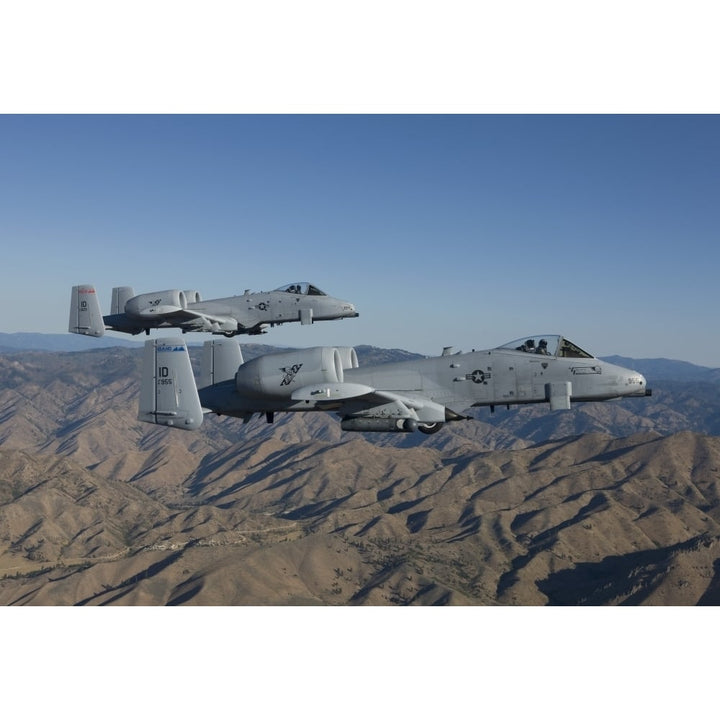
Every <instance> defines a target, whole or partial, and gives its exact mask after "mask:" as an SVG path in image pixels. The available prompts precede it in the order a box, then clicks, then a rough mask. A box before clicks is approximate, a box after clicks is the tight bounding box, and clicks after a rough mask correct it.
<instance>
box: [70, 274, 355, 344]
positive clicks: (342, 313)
mask: <svg viewBox="0 0 720 720" xmlns="http://www.w3.org/2000/svg"><path fill="white" fill-rule="evenodd" d="M357 316H358V313H357V312H356V311H355V306H354V305H353V304H352V303H350V302H348V301H347V300H339V299H338V298H334V297H331V296H330V295H327V294H326V293H324V292H323V291H322V290H320V289H319V288H317V287H316V286H315V285H311V284H310V283H307V282H300V283H292V284H290V285H285V286H284V287H280V288H277V290H271V291H269V292H250V291H249V290H246V291H245V294H244V295H235V296H233V297H227V298H218V299H216V300H203V299H202V298H201V296H200V293H199V292H198V291H197V290H184V291H183V290H161V291H160V292H154V293H144V294H142V295H135V292H134V290H133V289H132V288H131V287H116V288H113V291H112V303H111V310H110V314H109V315H104V316H103V315H102V313H101V311H100V303H99V301H98V298H97V293H96V292H95V288H94V287H93V286H92V285H75V286H74V287H73V288H72V294H71V298H70V321H69V324H68V330H69V331H70V332H71V333H78V334H80V335H90V336H92V337H101V336H102V335H104V333H105V330H115V331H116V332H124V333H130V334H131V335H137V334H139V333H141V332H145V334H146V335H149V334H150V330H153V329H158V328H170V327H177V328H180V329H181V330H182V331H183V332H184V333H186V332H207V333H213V334H215V335H225V336H226V337H232V336H233V335H259V334H261V333H264V332H266V329H267V328H268V327H274V326H275V325H282V324H283V323H288V322H299V323H301V324H303V325H310V324H312V323H313V322H317V321H319V320H339V319H341V318H348V317H357Z"/></svg>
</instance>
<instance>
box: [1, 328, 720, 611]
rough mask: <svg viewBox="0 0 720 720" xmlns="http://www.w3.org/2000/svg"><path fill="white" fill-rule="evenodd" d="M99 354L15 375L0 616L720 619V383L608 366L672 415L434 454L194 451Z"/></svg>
mask: <svg viewBox="0 0 720 720" xmlns="http://www.w3.org/2000/svg"><path fill="white" fill-rule="evenodd" d="M6 339H7V336H1V337H0V345H3V346H5V347H7V346H8V344H7V342H6ZM91 347H93V348H94V349H86V350H80V351H74V352H58V351H37V350H27V349H21V348H19V347H16V348H14V349H13V350H12V351H11V352H6V353H4V354H0V604H5V605H19V604H40V605H71V604H78V605H96V604H97V605H102V604H135V605H138V604H139V605H158V604H200V605H268V604H269V605H298V604H327V605H331V604H341V605H355V604H356V605H393V604H456V605H498V604H499V605H545V604H551V605H582V604H592V605H604V604H657V605H668V604H673V605H693V604H717V603H718V602H719V601H720V595H718V592H719V588H720V571H719V570H718V569H717V568H719V567H720V544H718V539H720V504H719V503H718V494H719V493H720V392H718V390H719V389H720V388H719V387H718V383H719V382H720V377H718V371H715V370H713V369H710V368H698V367H697V366H694V365H691V364H689V363H679V362H677V361H668V360H631V359H622V360H621V359H620V358H609V359H610V360H611V361H617V362H620V363H621V364H623V365H625V366H631V367H635V368H636V369H638V370H640V371H641V372H643V373H644V374H645V375H646V377H647V378H648V381H649V383H650V385H651V386H652V387H653V396H652V397H651V398H636V399H626V400H620V401H610V402H607V403H595V404H578V405H576V406H575V407H574V408H573V409H572V410H570V411H568V412H556V413H551V412H549V411H548V410H547V409H546V408H545V407H542V406H532V407H526V408H519V409H511V410H505V409H504V408H503V409H498V410H497V411H496V412H495V413H490V411H489V410H488V409H486V408H485V409H478V410H477V411H474V412H473V415H474V419H473V420H468V421H465V422H460V423H453V424H451V425H448V426H447V427H446V428H443V430H442V431H441V432H439V433H437V434H436V435H432V436H421V435H420V434H419V433H417V434H401V435H384V434H368V435H364V434H354V433H343V432H341V430H340V428H339V423H338V421H337V419H336V418H334V417H333V416H331V415H326V414H320V413H315V414H311V413H308V414H306V415H300V414H297V415H294V414H286V415H279V416H278V418H277V420H276V422H275V423H274V424H272V425H268V424H266V423H265V422H264V420H263V421H262V422H261V421H259V420H254V421H251V422H250V423H248V424H246V425H243V424H242V423H241V422H240V421H238V420H236V419H232V418H214V417H210V418H208V420H207V421H206V422H205V423H204V424H203V427H202V428H201V429H200V430H199V431H198V432H195V433H184V432H179V431H175V430H171V429H167V428H162V427H155V426H150V425H145V424H142V423H139V422H137V420H136V414H137V396H138V386H139V373H140V361H141V351H140V349H139V346H138V345H137V344H135V345H134V346H133V345H131V346H127V347H122V346H115V347H109V348H98V347H97V346H95V345H91ZM265 351H267V348H266V347H265V346H262V345H253V344H248V345H243V352H244V354H245V357H246V358H247V359H250V358H251V357H254V356H257V355H259V354H261V353H262V352H265ZM191 354H192V355H193V356H194V358H195V359H196V360H197V357H198V355H199V349H197V348H193V349H192V350H191ZM409 355H410V354H408V353H404V351H400V350H385V349H378V348H372V347H368V346H363V347H360V348H358V356H359V358H360V362H361V364H368V363H370V362H377V361H381V360H389V359H393V358H396V357H406V356H409ZM653 372H655V375H653Z"/></svg>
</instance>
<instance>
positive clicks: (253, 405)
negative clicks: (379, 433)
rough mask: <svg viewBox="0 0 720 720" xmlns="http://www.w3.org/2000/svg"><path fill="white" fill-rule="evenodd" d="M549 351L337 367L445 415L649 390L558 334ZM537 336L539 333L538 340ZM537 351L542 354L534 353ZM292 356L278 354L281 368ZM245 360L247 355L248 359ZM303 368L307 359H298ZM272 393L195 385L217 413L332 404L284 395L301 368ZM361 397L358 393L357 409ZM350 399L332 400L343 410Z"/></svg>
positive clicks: (229, 384) (351, 380)
mask: <svg viewBox="0 0 720 720" xmlns="http://www.w3.org/2000/svg"><path fill="white" fill-rule="evenodd" d="M547 338H549V339H550V351H548V350H546V349H545V346H541V347H540V348H539V349H538V351H537V352H530V351H527V350H525V349H523V350H521V349H519V348H520V347H524V346H523V345H522V343H520V341H516V343H517V345H516V344H514V343H510V344H508V345H507V346H502V347H500V348H494V349H491V350H479V351H474V350H473V351H472V352H468V353H455V354H443V355H441V356H438V357H430V358H418V359H413V360H405V361H400V362H388V363H383V364H380V365H374V366H367V367H350V368H346V369H344V371H343V382H344V383H348V384H357V385H362V386H367V387H368V388H373V389H374V390H376V391H382V392H385V393H389V394H392V393H396V394H397V395H399V396H402V397H403V398H410V399H412V400H416V401H418V402H422V401H427V400H429V401H431V402H433V403H437V404H439V405H442V406H444V407H445V408H447V411H448V413H447V417H448V419H453V418H454V417H456V416H460V414H461V413H462V412H463V411H464V410H466V409H467V408H470V407H480V406H490V407H493V408H494V406H496V405H508V406H509V405H519V404H529V403H544V402H549V403H550V407H551V409H563V408H565V409H566V408H568V407H570V401H572V402H583V401H600V400H609V399H611V398H619V397H632V396H638V397H640V396H645V395H647V394H649V391H648V390H647V383H646V380H645V378H644V377H643V376H642V375H641V374H640V373H638V372H636V371H634V370H630V369H627V368H623V367H620V366H618V365H613V364H612V363H608V362H605V361H603V360H599V359H598V358H596V357H593V356H592V355H590V354H588V353H586V352H585V351H582V350H580V349H579V348H577V346H575V345H573V344H572V343H569V342H568V341H566V340H564V339H563V338H562V337H561V336H547ZM544 340H545V338H543V341H544ZM541 350H542V352H540V351H541ZM300 353H302V351H298V357H297V363H296V365H295V367H297V368H301V367H302V361H303V357H302V356H301V355H300ZM265 357H266V358H267V359H268V367H272V368H273V369H274V370H276V371H280V370H282V371H285V370H287V369H288V367H291V366H292V364H293V358H290V359H288V358H287V356H284V358H283V361H282V363H280V362H278V363H275V364H277V365H285V366H288V367H282V368H280V367H278V368H274V365H273V363H272V361H271V358H272V356H265ZM251 362H252V361H251ZM306 368H307V363H306ZM278 377H279V378H283V379H282V385H283V387H282V388H280V380H278V382H277V385H278V388H277V392H272V393H263V394H257V393H255V394H253V393H246V392H241V391H239V390H238V389H237V387H236V385H235V383H234V381H230V380H229V381H226V382H224V383H221V384H219V385H217V386H214V387H209V388H204V389H201V390H200V396H201V400H202V405H203V406H204V407H206V408H208V409H209V410H212V411H214V412H219V413H221V414H228V415H236V416H240V417H247V416H249V415H250V414H252V413H257V412H275V411H289V412H294V411H309V410H324V411H328V410H333V409H335V408H333V407H332V405H331V404H329V403H328V401H327V400H326V399H325V398H323V397H320V398H319V399H318V401H317V402H312V401H309V400H308V399H304V400H301V401H295V400H293V399H292V398H291V394H292V391H293V390H294V389H295V388H300V387H302V384H303V380H302V370H300V371H299V372H297V374H291V373H288V374H286V375H285V374H281V375H279V376H278ZM361 406H362V398H361V397H360V398H358V408H360V407H361ZM348 408H350V409H352V405H351V404H350V405H349V404H348V403H347V402H344V403H338V407H337V409H338V410H342V411H343V412H345V411H347V410H348Z"/></svg>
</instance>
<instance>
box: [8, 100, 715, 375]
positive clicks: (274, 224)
mask: <svg viewBox="0 0 720 720" xmlns="http://www.w3.org/2000/svg"><path fill="white" fill-rule="evenodd" d="M0 157H2V163H1V164H0V242H1V243H2V248H3V258H4V259H3V263H2V268H3V272H2V276H3V278H2V291H1V292H2V301H3V305H4V307H5V308H6V309H9V308H13V307H14V308H16V310H15V311H14V312H5V313H4V314H3V320H2V322H1V323H0V331H4V332H17V331H29V332H48V333H52V332H64V331H65V330H66V326H67V314H68V302H69V293H70V287H71V286H72V285H73V284H77V283H84V282H92V283H95V284H96V286H97V288H98V291H99V293H100V298H101V303H102V305H103V311H104V312H108V311H109V299H110V290H111V288H112V287H113V286H114V285H125V284H128V285H132V286H133V287H134V288H135V289H136V291H137V292H150V291H153V290H160V289H166V288H175V287H177V288H180V289H186V288H197V289H199V290H200V291H201V292H202V294H203V297H206V298H211V297H222V296H224V295H229V294H235V293H242V292H243V290H244V289H245V288H251V289H253V290H267V289H272V288H274V287H277V286H280V285H284V284H286V283H289V282H294V281H296V280H307V281H310V282H313V283H314V284H316V285H318V286H319V287H321V288H322V289H324V290H325V291H326V292H328V293H329V294H332V295H336V296H338V297H342V298H345V299H348V300H351V301H353V302H354V303H355V304H356V306H357V308H358V310H359V312H360V317H359V318H357V319H355V320H344V321H341V322H332V323H320V324H317V325H315V326H313V327H310V328H307V327H300V326H286V327H283V328H277V329H275V330H273V331H271V332H270V333H269V334H268V335H266V336H265V337H264V340H266V341H267V342H270V343H276V344H292V345H315V344H362V343H367V344H373V345H379V346H383V347H402V348H406V349H408V350H412V351H416V352H420V353H426V354H432V353H435V352H438V351H439V350H440V349H441V348H442V347H443V346H444V345H454V346H455V347H457V348H458V349H464V350H469V349H471V348H478V349H479V348H483V347H493V346H495V345H499V344H502V343H504V342H506V341H509V340H511V339H513V338H516V337H521V336H523V335H526V334H534V333H551V332H557V333H561V334H565V335H566V336H568V337H570V338H571V339H573V340H574V341H575V342H577V343H578V344H579V345H581V346H583V347H585V348H586V349H588V350H589V351H591V352H593V353H595V354H598V355H607V354H614V353H617V354H623V355H630V356H633V357H669V358H677V359H684V360H689V361H691V362H696V363H699V364H704V365H709V366H712V367H717V366H720V334H719V333H718V325H717V311H718V294H717V277H718V272H719V271H720V233H719V229H720V202H719V200H720V198H719V194H718V191H719V189H720V120H719V119H718V117H717V116H713V115H709V116H708V115H670V116H666V115H635V116H633V115H630V116H624V115H593V116H586V115H442V114H440V115H190V116H182V115H160V116H154V115H137V116H135V115H117V116H112V115H110V116H103V115H100V116H98V115H91V116H76V115H64V116H54V115H40V116H37V115H33V116H23V115H5V116H0ZM198 339H201V336H198Z"/></svg>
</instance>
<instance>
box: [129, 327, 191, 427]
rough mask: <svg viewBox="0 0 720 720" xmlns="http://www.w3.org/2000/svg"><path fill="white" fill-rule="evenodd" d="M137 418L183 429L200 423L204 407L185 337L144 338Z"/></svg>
mask: <svg viewBox="0 0 720 720" xmlns="http://www.w3.org/2000/svg"><path fill="white" fill-rule="evenodd" d="M138 420H142V421H143V422H147V423H154V424H156V425H168V426H171V427H176V428H180V429H182V430H196V429H197V428H199V427H200V425H202V421H203V409H202V406H201V405H200V397H199V395H198V391H197V387H196V385H195V378H194V377H193V371H192V365H191V364H190V355H189V353H188V349H187V346H186V345H185V341H184V340H181V339H173V338H161V339H157V340H147V341H146V342H145V351H144V356H143V368H142V379H141V381H140V408H139V411H138Z"/></svg>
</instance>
